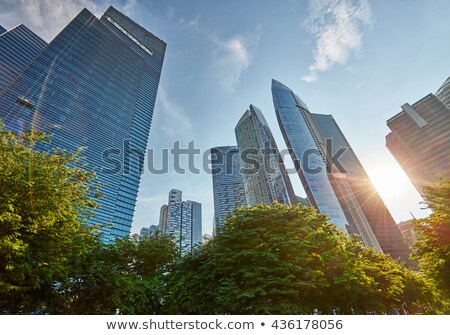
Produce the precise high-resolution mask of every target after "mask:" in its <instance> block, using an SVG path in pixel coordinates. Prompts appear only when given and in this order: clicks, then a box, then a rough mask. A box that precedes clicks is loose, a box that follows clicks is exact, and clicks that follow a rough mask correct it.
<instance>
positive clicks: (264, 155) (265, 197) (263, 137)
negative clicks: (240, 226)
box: [235, 105, 297, 206]
mask: <svg viewBox="0 0 450 335" xmlns="http://www.w3.org/2000/svg"><path fill="white" fill-rule="evenodd" d="M235 133H236V140H237V145H238V148H239V151H240V152H241V156H242V157H241V158H242V159H241V173H242V179H243V184H244V190H245V197H246V199H247V205H249V206H255V205H257V204H271V203H272V202H273V201H278V202H279V203H282V204H288V205H291V204H295V203H296V202H297V198H296V197H295V194H294V190H293V188H292V185H291V181H290V180H289V177H288V175H287V173H286V169H285V167H284V163H283V160H282V158H281V155H280V153H279V151H278V147H277V144H276V142H275V139H274V138H273V135H272V132H271V131H270V128H269V125H268V124H267V121H266V119H265V118H264V116H263V114H262V112H261V110H260V109H259V108H257V107H255V106H253V105H250V107H249V109H248V110H247V111H246V112H245V113H244V115H243V116H242V117H241V119H240V120H239V122H238V124H237V125H236V128H235ZM253 158H254V159H253ZM253 160H254V161H255V162H252V161H253ZM256 161H257V164H256Z"/></svg>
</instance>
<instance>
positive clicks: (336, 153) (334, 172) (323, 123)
mask: <svg viewBox="0 0 450 335" xmlns="http://www.w3.org/2000/svg"><path fill="white" fill-rule="evenodd" d="M272 94H273V101H274V106H275V111H276V114H277V118H278V122H279V124H280V128H281V131H282V133H283V137H284V139H285V141H286V145H287V147H288V149H289V150H290V151H291V156H292V159H293V161H294V164H295V166H296V169H297V171H298V174H299V176H300V179H301V181H302V184H303V187H304V188H305V191H306V193H307V195H308V199H309V201H310V202H311V204H312V205H313V206H315V207H316V208H317V209H318V210H319V212H321V213H323V214H326V215H328V216H329V217H330V222H331V223H333V224H335V225H336V226H337V227H338V228H340V229H341V230H342V231H344V232H347V233H350V234H358V235H359V236H360V239H361V241H362V242H363V243H364V244H365V245H366V246H368V247H372V248H375V249H377V250H382V251H383V252H385V253H389V254H391V255H392V256H394V257H396V258H397V257H401V258H402V259H403V260H407V259H408V248H407V246H406V244H405V241H404V240H403V238H402V236H401V233H400V231H399V230H398V228H397V226H396V225H395V222H394V220H393V218H392V216H391V215H390V213H389V211H388V210H387V208H386V206H385V205H384V203H383V201H382V200H381V198H380V196H379V195H378V193H377V191H376V190H375V188H374V187H373V185H372V183H371V181H370V179H369V177H368V176H367V174H366V172H365V170H364V168H363V167H362V165H361V163H360V162H359V160H358V158H357V157H356V155H355V153H354V151H353V150H352V148H351V147H350V144H349V143H348V142H347V140H346V138H345V136H344V134H343V133H342V131H341V130H340V128H339V127H338V125H337V123H336V122H335V120H334V118H333V117H332V116H331V115H320V114H312V113H310V111H309V109H308V107H307V106H306V104H305V103H304V102H303V101H302V100H301V99H300V98H299V97H298V96H297V95H295V94H294V93H293V92H292V90H291V89H290V88H288V87H287V86H285V85H283V84H281V83H279V82H278V81H275V80H273V81H272Z"/></svg>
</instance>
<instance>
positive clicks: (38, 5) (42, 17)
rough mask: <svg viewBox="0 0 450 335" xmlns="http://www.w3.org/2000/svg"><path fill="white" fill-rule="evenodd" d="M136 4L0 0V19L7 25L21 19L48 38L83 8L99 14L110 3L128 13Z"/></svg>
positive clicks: (100, 0)
mask: <svg viewBox="0 0 450 335" xmlns="http://www.w3.org/2000/svg"><path fill="white" fill-rule="evenodd" d="M136 4H137V2H136V0H113V1H108V0H98V1H94V0H64V1H55V0H0V7H1V8H2V10H1V12H0V22H1V24H2V25H3V26H4V27H5V28H6V29H8V28H12V27H14V26H16V25H17V24H19V23H23V24H25V25H26V26H27V27H28V28H30V29H31V30H33V31H34V32H35V33H36V34H38V35H39V36H40V37H42V38H43V39H44V40H46V41H47V42H49V41H51V40H52V39H53V38H54V37H55V36H56V35H57V34H58V33H59V32H60V31H61V30H62V29H63V28H64V27H65V26H66V25H67V24H68V23H69V22H70V20H72V19H73V18H74V17H75V16H76V15H77V14H78V13H79V12H80V11H81V10H82V9H83V8H87V9H88V10H90V11H91V12H93V13H94V14H95V15H97V16H100V15H102V14H103V11H105V10H106V9H107V7H108V6H110V5H112V6H115V7H116V8H117V9H118V10H121V11H123V13H124V14H126V15H130V14H131V13H132V12H133V10H134V9H135V7H136Z"/></svg>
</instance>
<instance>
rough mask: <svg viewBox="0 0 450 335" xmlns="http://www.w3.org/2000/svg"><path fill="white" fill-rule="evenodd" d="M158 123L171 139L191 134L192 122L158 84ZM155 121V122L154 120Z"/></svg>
mask: <svg viewBox="0 0 450 335" xmlns="http://www.w3.org/2000/svg"><path fill="white" fill-rule="evenodd" d="M157 104H158V106H157V108H156V110H157V117H158V123H159V125H160V127H161V129H162V130H163V131H164V133H165V134H166V135H167V136H169V137H170V138H171V139H173V140H178V139H180V138H181V137H190V136H191V135H192V122H191V120H190V119H189V117H188V116H187V114H186V113H185V112H184V110H183V108H181V107H180V106H178V105H177V104H176V103H175V102H174V101H172V100H171V99H170V98H169V95H168V94H167V92H166V89H165V88H164V86H162V85H161V86H160V88H159V91H158V100H157ZM155 123H156V122H155Z"/></svg>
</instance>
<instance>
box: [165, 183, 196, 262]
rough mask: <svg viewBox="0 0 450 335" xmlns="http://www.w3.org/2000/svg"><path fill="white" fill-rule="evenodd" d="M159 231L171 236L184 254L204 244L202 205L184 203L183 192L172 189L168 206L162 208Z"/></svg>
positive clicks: (189, 202) (191, 202) (189, 201)
mask: <svg viewBox="0 0 450 335" xmlns="http://www.w3.org/2000/svg"><path fill="white" fill-rule="evenodd" d="M159 230H160V231H161V233H162V234H163V235H168V236H171V237H172V238H173V240H174V242H175V243H176V244H177V246H178V249H179V250H180V252H181V253H182V254H186V253H187V252H189V251H191V250H192V248H193V247H195V246H196V245H199V244H202V243H203V238H202V205H201V204H200V203H198V202H195V201H191V200H188V201H183V200H182V192H181V191H180V190H176V189H172V190H171V191H170V192H169V199H168V204H167V205H163V206H162V207H161V212H160V217H159Z"/></svg>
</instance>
